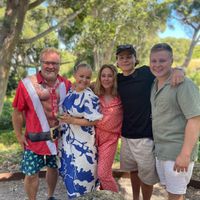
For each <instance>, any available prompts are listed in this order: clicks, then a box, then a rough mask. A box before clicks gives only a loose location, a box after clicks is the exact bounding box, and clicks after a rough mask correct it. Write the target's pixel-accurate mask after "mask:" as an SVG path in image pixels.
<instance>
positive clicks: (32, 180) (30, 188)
mask: <svg viewBox="0 0 200 200" xmlns="http://www.w3.org/2000/svg"><path fill="white" fill-rule="evenodd" d="M38 187H39V176H38V173H37V174H34V175H31V176H25V179H24V188H25V191H26V193H27V196H28V199H29V200H36V195H37V191H38Z"/></svg>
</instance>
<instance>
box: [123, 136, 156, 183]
mask: <svg viewBox="0 0 200 200" xmlns="http://www.w3.org/2000/svg"><path fill="white" fill-rule="evenodd" d="M121 141H122V143H121V151H120V168H121V169H122V170H125V171H138V177H139V178H140V180H141V181H142V182H143V183H145V184H147V185H154V184H156V183H158V182H159V179H158V175H157V172H156V161H155V157H154V142H153V141H152V140H151V139H149V138H142V139H128V138H125V137H121Z"/></svg>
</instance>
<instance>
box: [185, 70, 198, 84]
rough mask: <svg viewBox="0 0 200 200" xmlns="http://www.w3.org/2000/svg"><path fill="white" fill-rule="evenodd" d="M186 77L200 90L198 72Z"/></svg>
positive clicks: (190, 73)
mask: <svg viewBox="0 0 200 200" xmlns="http://www.w3.org/2000/svg"><path fill="white" fill-rule="evenodd" d="M187 75H188V76H189V77H190V78H191V79H192V80H193V81H194V83H195V84H196V85H198V86H199V88H200V73H198V72H189V73H187Z"/></svg>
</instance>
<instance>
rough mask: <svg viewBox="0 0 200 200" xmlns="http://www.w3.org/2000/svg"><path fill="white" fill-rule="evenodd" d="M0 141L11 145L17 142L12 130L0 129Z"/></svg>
mask: <svg viewBox="0 0 200 200" xmlns="http://www.w3.org/2000/svg"><path fill="white" fill-rule="evenodd" d="M0 143H2V144H3V145H4V146H11V145H13V144H15V143H18V141H17V139H16V136H15V133H14V131H13V130H8V129H7V130H0Z"/></svg>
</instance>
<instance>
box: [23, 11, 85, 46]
mask: <svg viewBox="0 0 200 200" xmlns="http://www.w3.org/2000/svg"><path fill="white" fill-rule="evenodd" d="M82 11H83V8H81V9H80V10H78V11H76V12H75V13H73V14H71V15H68V16H67V17H65V18H63V19H62V20H61V21H60V22H58V23H57V24H56V25H55V26H51V27H50V28H48V29H47V30H45V31H44V32H42V33H40V34H38V35H36V36H34V37H32V38H29V39H22V40H21V41H20V43H22V44H29V43H32V42H35V41H36V40H38V39H40V38H42V37H44V36H46V35H47V34H49V33H50V32H52V31H54V30H55V29H56V28H58V27H59V26H61V25H62V24H63V23H66V21H71V20H73V19H74V18H76V17H77V15H79V14H80V13H81V12H82Z"/></svg>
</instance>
